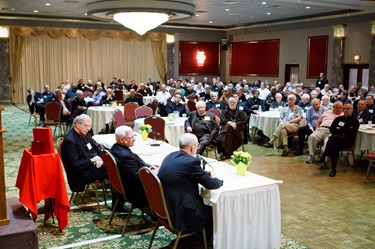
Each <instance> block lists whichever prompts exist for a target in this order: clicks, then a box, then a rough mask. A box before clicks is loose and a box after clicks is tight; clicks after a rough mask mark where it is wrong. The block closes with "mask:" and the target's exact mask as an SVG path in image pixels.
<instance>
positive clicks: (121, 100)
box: [114, 90, 124, 104]
mask: <svg viewBox="0 0 375 249" xmlns="http://www.w3.org/2000/svg"><path fill="white" fill-rule="evenodd" d="M114 93H115V96H116V101H117V104H124V92H123V91H121V90H115V91H114Z"/></svg>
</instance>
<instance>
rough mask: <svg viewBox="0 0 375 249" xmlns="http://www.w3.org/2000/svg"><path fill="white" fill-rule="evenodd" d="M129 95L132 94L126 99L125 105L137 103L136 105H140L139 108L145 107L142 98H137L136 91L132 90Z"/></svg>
mask: <svg viewBox="0 0 375 249" xmlns="http://www.w3.org/2000/svg"><path fill="white" fill-rule="evenodd" d="M129 93H130V96H129V97H127V98H126V100H125V104H126V103H130V102H135V103H138V105H139V106H142V105H143V101H142V99H141V98H137V97H136V96H135V94H136V92H135V90H134V89H130V91H129Z"/></svg>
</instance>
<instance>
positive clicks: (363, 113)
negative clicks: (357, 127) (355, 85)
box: [353, 99, 371, 124]
mask: <svg viewBox="0 0 375 249" xmlns="http://www.w3.org/2000/svg"><path fill="white" fill-rule="evenodd" d="M353 116H354V117H355V118H357V120H358V122H359V124H367V123H368V121H369V120H371V119H370V118H371V114H370V112H369V110H368V109H367V107H366V101H365V100H364V99H361V100H359V101H358V103H357V108H356V109H355V110H354V111H353Z"/></svg>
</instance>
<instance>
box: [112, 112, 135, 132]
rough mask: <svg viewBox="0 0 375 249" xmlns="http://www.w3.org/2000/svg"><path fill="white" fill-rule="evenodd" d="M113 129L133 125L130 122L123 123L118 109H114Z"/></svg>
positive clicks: (122, 117) (123, 120)
mask: <svg viewBox="0 0 375 249" xmlns="http://www.w3.org/2000/svg"><path fill="white" fill-rule="evenodd" d="M112 119H113V122H112V123H113V128H114V129H116V128H117V127H119V126H123V125H127V126H131V127H132V126H133V123H131V122H125V119H124V116H123V115H122V112H121V111H120V110H119V109H116V110H115V112H114V113H113V117H112Z"/></svg>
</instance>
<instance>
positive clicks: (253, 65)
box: [230, 39, 280, 77]
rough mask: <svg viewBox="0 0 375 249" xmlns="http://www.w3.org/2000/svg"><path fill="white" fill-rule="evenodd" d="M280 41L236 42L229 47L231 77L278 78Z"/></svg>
mask: <svg viewBox="0 0 375 249" xmlns="http://www.w3.org/2000/svg"><path fill="white" fill-rule="evenodd" d="M279 49H280V40H278V39H277V40H263V41H249V42H236V43H232V46H231V72H230V74H231V75H250V76H272V77H278V76H279Z"/></svg>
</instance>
